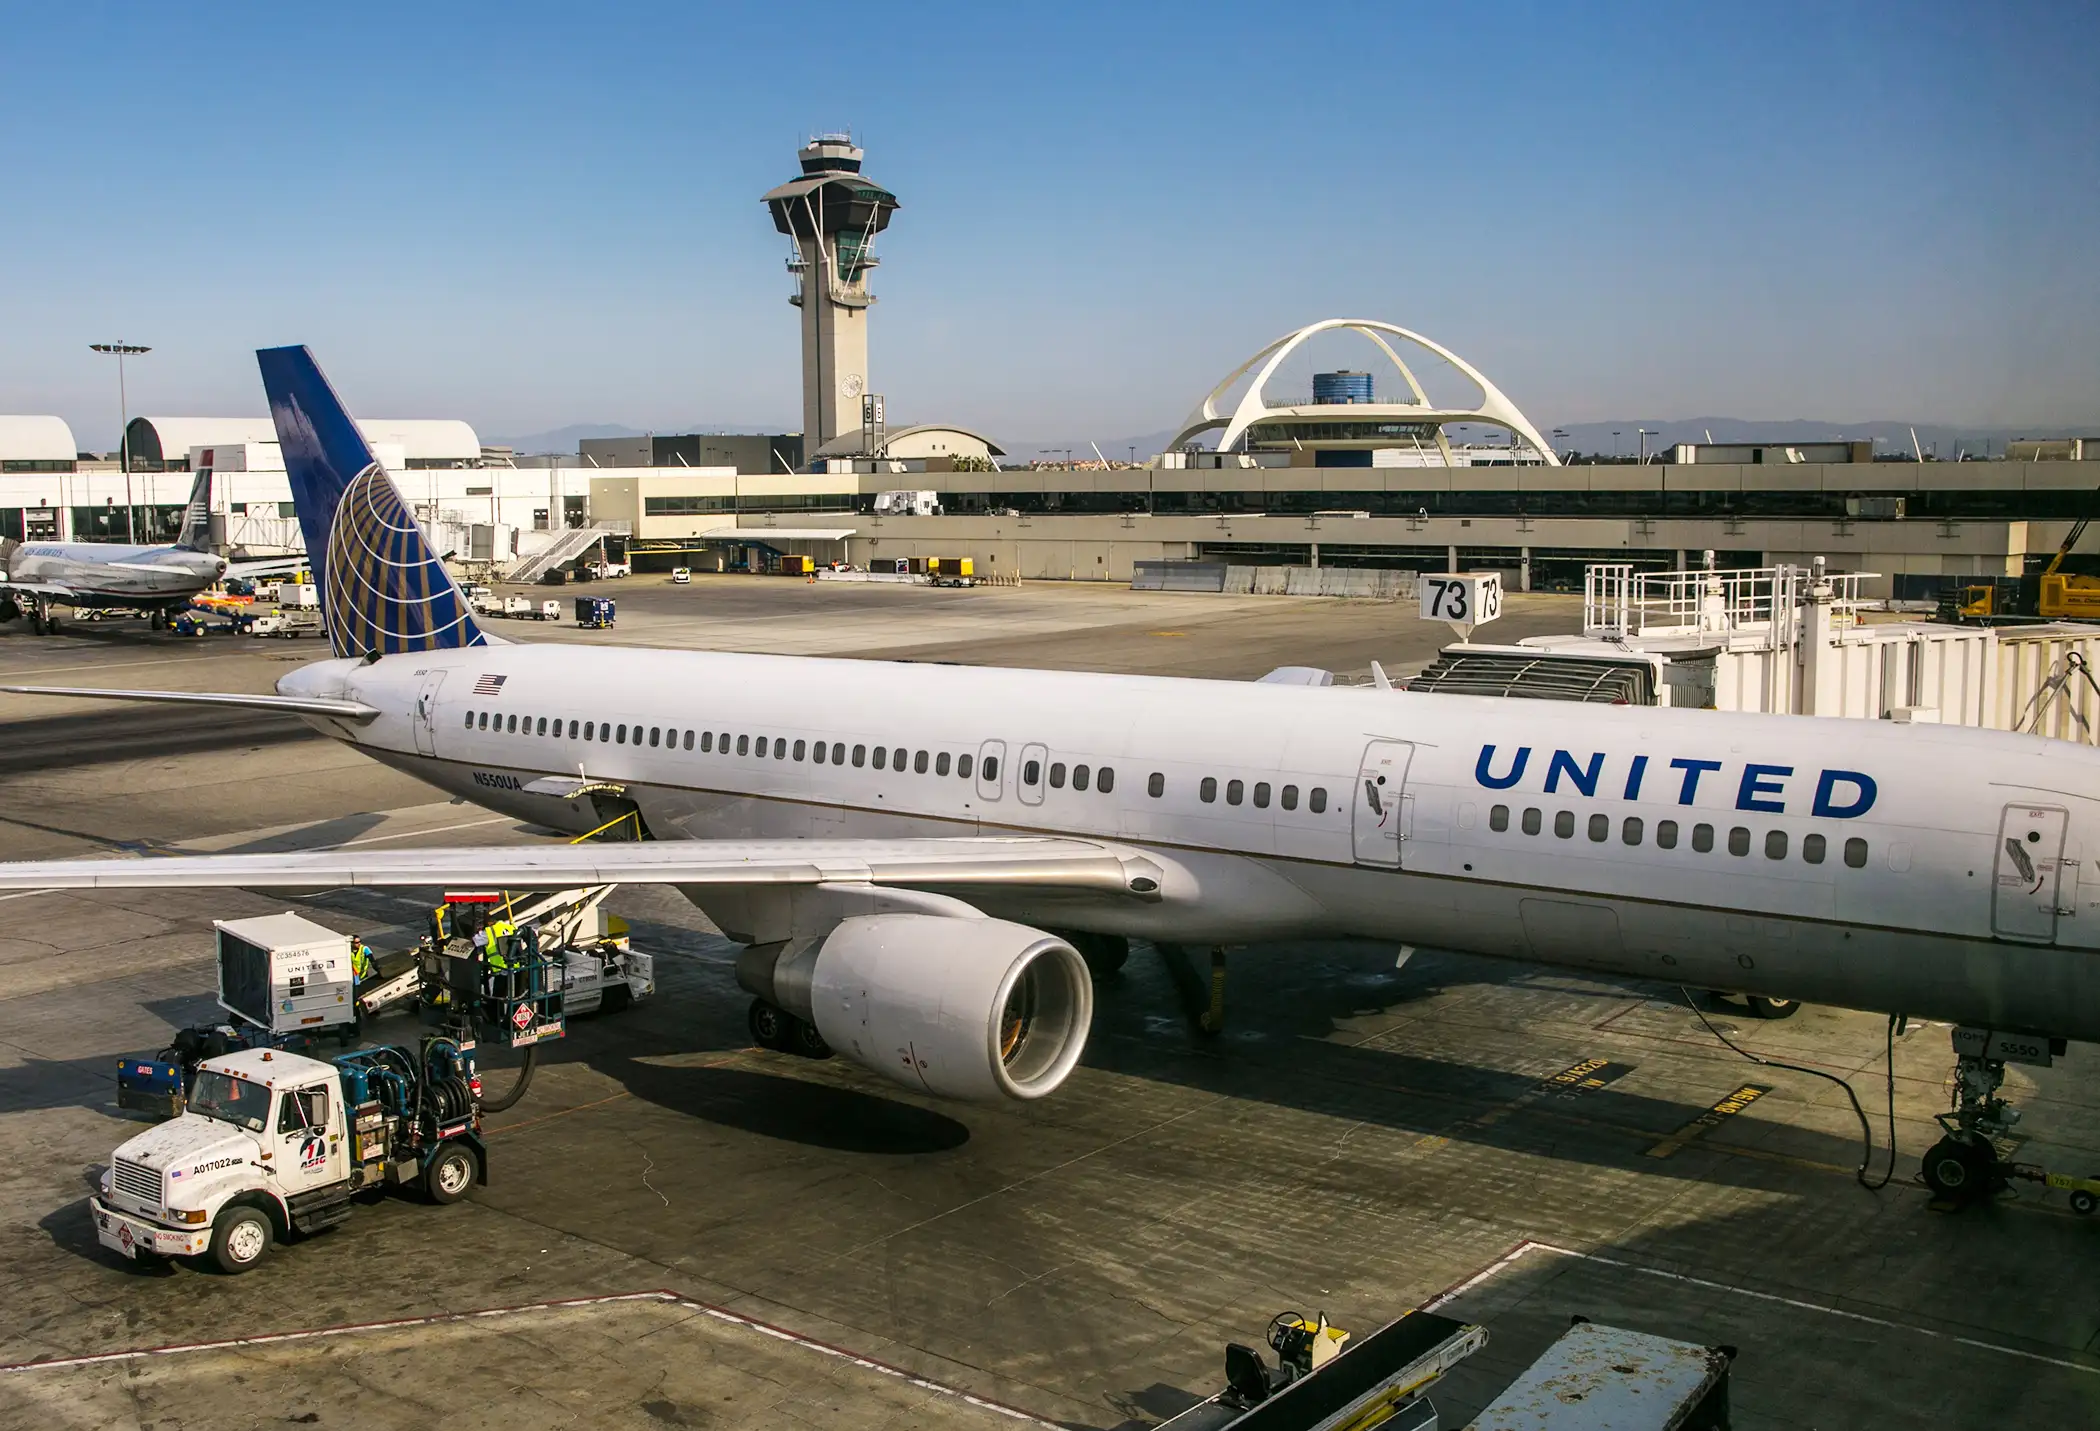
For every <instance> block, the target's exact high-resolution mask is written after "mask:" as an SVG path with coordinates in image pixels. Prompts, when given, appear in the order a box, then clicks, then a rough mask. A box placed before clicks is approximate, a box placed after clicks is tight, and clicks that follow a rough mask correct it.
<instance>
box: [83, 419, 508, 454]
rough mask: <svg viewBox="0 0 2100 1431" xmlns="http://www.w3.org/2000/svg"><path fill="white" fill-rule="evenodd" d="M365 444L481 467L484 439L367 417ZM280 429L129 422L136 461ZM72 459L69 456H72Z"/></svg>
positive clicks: (253, 422)
mask: <svg viewBox="0 0 2100 1431" xmlns="http://www.w3.org/2000/svg"><path fill="white" fill-rule="evenodd" d="M357 427H358V430H359V431H360V432H362V433H364V435H365V441H366V442H391V443H396V444H398V445H399V446H400V448H401V455H402V456H403V457H404V458H406V459H407V460H408V461H411V462H416V461H431V462H479V461H480V460H481V439H480V438H479V437H477V436H475V434H474V429H473V428H472V427H470V426H469V425H467V424H466V423H464V422H461V421H459V420H457V419H455V418H420V417H367V418H360V419H357ZM276 440H277V428H276V426H275V425H274V424H272V423H271V421H270V419H269V418H267V417H135V418H133V419H132V420H131V449H132V456H134V457H137V458H140V459H142V460H146V461H175V460H177V459H181V458H187V457H188V456H189V455H190V449H191V448H193V447H218V446H228V447H230V446H233V445H234V444H236V443H242V442H275V441H276ZM69 455H70V454H69Z"/></svg>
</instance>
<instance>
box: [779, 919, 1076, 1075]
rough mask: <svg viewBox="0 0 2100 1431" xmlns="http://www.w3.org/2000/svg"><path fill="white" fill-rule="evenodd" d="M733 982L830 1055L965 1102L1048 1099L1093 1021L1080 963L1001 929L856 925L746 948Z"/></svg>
mask: <svg viewBox="0 0 2100 1431" xmlns="http://www.w3.org/2000/svg"><path fill="white" fill-rule="evenodd" d="M737 982H739V983H740V984H742V985H743V986H744V987H745V988H746V989H748V990H750V991H751V992H752V993H754V994H756V995H757V996H758V997H759V998H760V999H762V1000H765V1001H767V1002H769V1003H772V1004H774V1005H777V1006H778V1007H779V1008H781V1009H783V1010H785V1011H786V1012H788V1013H790V1014H793V1015H794V1016H795V1017H797V1018H800V1019H803V1020H805V1021H806V1022H808V1023H810V1024H813V1025H814V1026H815V1027H816V1030H817V1032H818V1033H820V1034H822V1035H823V1036H824V1041H825V1042H826V1043H828V1044H829V1045H831V1048H832V1051H833V1052H835V1053H837V1054H838V1055H839V1056H840V1057H842V1058H847V1059H850V1060H852V1061H853V1062H854V1063H857V1064H859V1065H860V1066H861V1067H863V1068H866V1069H868V1070H870V1071H871V1072H875V1073H879V1074H881V1075H882V1076H883V1077H885V1078H888V1079H890V1080H891V1081H893V1082H896V1083H900V1084H903V1085H904V1086H905V1087H906V1088H909V1089H911V1090H913V1091H914V1092H922V1093H931V1094H934V1095H936V1096H938V1097H942V1098H955V1099H961V1100H964V1101H967V1102H972V1103H997V1102H1002V1101H1004V1100H1006V1099H1020V1100H1026V1099H1033V1098H1041V1097H1042V1096H1043V1095H1045V1094H1047V1093H1050V1092H1052V1091H1053V1090H1055V1089H1056V1088H1057V1086H1058V1085H1059V1084H1061V1083H1063V1082H1064V1081H1065V1077H1066V1075H1068V1074H1070V1073H1071V1071H1072V1069H1073V1068H1074V1067H1075V1066H1076V1065H1077V1064H1078V1062H1079V1055H1080V1053H1081V1052H1082V1051H1083V1050H1084V1049H1085V1047H1086V1035H1087V1027H1088V1025H1089V1024H1090V1023H1091V1022H1092V1020H1093V1016H1094V985H1093V981H1092V979H1091V978H1089V976H1088V974H1087V968H1086V962H1085V961H1084V960H1083V959H1081V958H1080V957H1079V954H1078V952H1077V951H1076V950H1074V949H1073V948H1072V946H1071V945H1070V944H1067V943H1066V942H1065V941H1064V940H1062V939H1059V938H1058V937H1057V936H1055V935H1053V934H1046V933H1044V932H1043V931H1042V930H1040V929H1031V928H1029V927H1028V926H1027V925H1025V924H1012V923H1009V922H1008V921H1006V920H1003V919H983V918H976V919H964V918H954V917H949V916H945V915H935V914H868V915H857V916H855V917H853V918H850V919H843V920H840V921H839V923H838V924H837V925H836V926H834V927H833V928H832V930H831V931H830V932H829V933H828V934H826V935H825V936H824V937H823V938H822V939H821V940H817V941H812V942H808V943H801V944H797V943H789V944H787V945H784V946H779V945H776V946H765V945H756V946H753V947H752V948H750V949H747V950H745V951H744V955H743V956H742V957H740V958H739V959H738V960H737Z"/></svg>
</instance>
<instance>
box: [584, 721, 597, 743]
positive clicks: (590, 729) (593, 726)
mask: <svg viewBox="0 0 2100 1431" xmlns="http://www.w3.org/2000/svg"><path fill="white" fill-rule="evenodd" d="M597 728H598V723H597V722H596V721H589V720H587V721H585V722H584V723H583V738H584V739H585V740H596V739H597V738H598V737H597V735H596V734H595V732H596V730H597Z"/></svg>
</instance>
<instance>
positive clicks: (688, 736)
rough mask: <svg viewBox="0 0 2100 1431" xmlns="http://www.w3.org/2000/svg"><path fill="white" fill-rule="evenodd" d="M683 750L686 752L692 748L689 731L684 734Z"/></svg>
mask: <svg viewBox="0 0 2100 1431" xmlns="http://www.w3.org/2000/svg"><path fill="white" fill-rule="evenodd" d="M685 748H686V749H687V750H691V749H692V748H693V733H692V732H691V731H687V732H686V733H685Z"/></svg>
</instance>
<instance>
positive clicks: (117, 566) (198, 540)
mask: <svg viewBox="0 0 2100 1431" xmlns="http://www.w3.org/2000/svg"><path fill="white" fill-rule="evenodd" d="M210 541H211V470H210V469H209V468H206V469H205V470H203V471H201V472H199V473H198V474H197V480H196V482H195V483H193V484H192V485H191V487H190V500H189V505H188V506H186V507H184V508H183V510H182V530H181V532H180V533H179V534H178V535H177V536H176V538H175V542H174V544H173V545H172V546H160V547H144V546H122V545H115V544H112V543H109V542H25V543H23V544H21V545H19V546H17V547H15V548H14V550H12V551H10V552H8V553H7V556H6V561H5V571H4V573H0V621H12V620H14V619H15V618H16V617H17V616H20V615H22V614H23V613H24V612H27V613H28V615H29V619H30V621H31V623H32V624H33V625H34V626H35V627H36V631H37V634H38V635H40V636H41V635H43V634H44V633H45V632H47V631H49V630H50V629H51V627H52V626H53V625H54V624H55V622H54V618H53V617H52V615H51V608H52V607H54V606H69V607H72V608H73V609H74V610H76V611H110V610H124V611H150V612H152V613H153V628H154V629H155V630H156V631H157V630H159V629H160V628H161V627H163V626H165V625H167V621H168V615H169V613H170V612H175V611H181V610H183V609H185V608H186V607H188V606H189V604H190V600H191V598H193V597H195V596H196V595H197V593H199V592H201V591H203V590H204V588H206V587H207V586H210V585H211V584H212V583H213V582H215V581H217V580H218V579H219V578H220V577H221V576H224V575H225V574H226V562H225V559H224V558H223V557H219V556H215V555H214V554H213V553H212V552H211V550H210V546H209V544H210Z"/></svg>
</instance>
